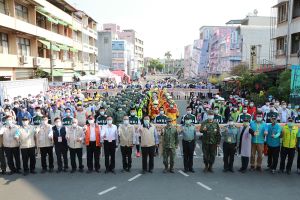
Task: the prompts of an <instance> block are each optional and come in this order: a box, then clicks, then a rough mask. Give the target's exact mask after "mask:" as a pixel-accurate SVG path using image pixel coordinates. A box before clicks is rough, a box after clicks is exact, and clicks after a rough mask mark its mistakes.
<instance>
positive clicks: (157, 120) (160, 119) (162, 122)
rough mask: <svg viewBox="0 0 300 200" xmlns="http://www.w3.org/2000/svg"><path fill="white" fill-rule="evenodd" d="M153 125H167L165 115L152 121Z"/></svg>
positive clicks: (158, 116)
mask: <svg viewBox="0 0 300 200" xmlns="http://www.w3.org/2000/svg"><path fill="white" fill-rule="evenodd" d="M154 123H155V124H167V116H166V115H157V116H156V118H155V119H154Z"/></svg>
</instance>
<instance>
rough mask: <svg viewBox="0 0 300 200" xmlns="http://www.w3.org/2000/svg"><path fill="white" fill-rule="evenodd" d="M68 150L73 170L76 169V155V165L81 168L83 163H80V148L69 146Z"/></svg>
mask: <svg viewBox="0 0 300 200" xmlns="http://www.w3.org/2000/svg"><path fill="white" fill-rule="evenodd" d="M69 150H70V158H71V166H72V169H73V170H76V169H77V165H76V156H77V158H78V167H79V169H83V165H82V148H77V149H73V148H69Z"/></svg>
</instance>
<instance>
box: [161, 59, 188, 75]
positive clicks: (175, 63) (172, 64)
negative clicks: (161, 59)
mask: <svg viewBox="0 0 300 200" xmlns="http://www.w3.org/2000/svg"><path fill="white" fill-rule="evenodd" d="M183 63H184V59H165V67H164V73H167V72H170V73H171V74H176V73H177V72H178V71H179V70H181V69H183Z"/></svg>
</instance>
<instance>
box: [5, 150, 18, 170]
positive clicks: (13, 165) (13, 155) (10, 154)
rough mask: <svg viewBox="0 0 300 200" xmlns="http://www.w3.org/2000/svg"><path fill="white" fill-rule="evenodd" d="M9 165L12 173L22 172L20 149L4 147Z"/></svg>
mask: <svg viewBox="0 0 300 200" xmlns="http://www.w3.org/2000/svg"><path fill="white" fill-rule="evenodd" d="M4 151H5V155H6V159H7V164H8V167H9V170H10V171H11V172H16V171H19V170H21V160H20V149H19V147H4Z"/></svg>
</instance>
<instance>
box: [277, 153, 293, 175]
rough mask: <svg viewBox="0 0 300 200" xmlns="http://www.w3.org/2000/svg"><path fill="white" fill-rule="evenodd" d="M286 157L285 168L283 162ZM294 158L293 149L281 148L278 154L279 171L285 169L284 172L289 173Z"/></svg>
mask: <svg viewBox="0 0 300 200" xmlns="http://www.w3.org/2000/svg"><path fill="white" fill-rule="evenodd" d="M286 157H288V161H287V165H286V166H285V160H286ZM294 157H295V149H294V148H285V147H282V148H281V153H280V170H284V169H285V168H286V171H289V172H290V171H291V169H292V165H293V160H294Z"/></svg>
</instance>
